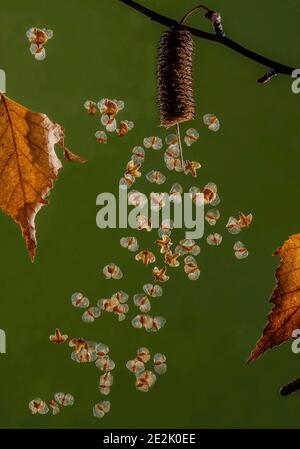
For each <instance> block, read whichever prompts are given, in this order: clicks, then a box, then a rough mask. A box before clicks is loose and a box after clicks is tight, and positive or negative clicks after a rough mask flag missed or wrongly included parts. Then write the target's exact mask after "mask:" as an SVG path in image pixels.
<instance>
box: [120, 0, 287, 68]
mask: <svg viewBox="0 0 300 449" xmlns="http://www.w3.org/2000/svg"><path fill="white" fill-rule="evenodd" d="M119 1H120V2H121V3H124V4H125V5H127V6H130V7H131V8H133V9H135V10H136V11H138V12H140V13H141V14H144V15H145V16H147V17H148V18H149V19H150V20H153V21H154V22H157V23H160V24H161V25H165V26H168V27H169V26H172V25H176V26H181V25H180V24H179V23H178V22H177V21H176V20H174V19H170V18H169V17H166V16H163V15H162V14H158V13H157V12H155V11H152V10H151V9H149V8H146V7H145V6H143V5H140V4H139V3H137V2H135V1H134V0H119ZM184 28H186V29H188V30H189V31H190V33H191V34H193V35H194V36H197V37H200V38H202V39H206V40H209V41H214V42H218V43H219V44H222V45H225V46H226V47H229V48H231V49H232V50H234V51H236V52H237V53H239V54H241V55H243V56H245V57H246V58H249V59H252V60H253V61H256V62H258V63H259V64H262V65H264V66H266V67H267V68H270V69H273V70H274V72H276V74H283V75H289V76H291V75H292V72H293V71H294V70H295V68H293V67H289V66H287V65H284V64H281V63H280V62H276V61H273V60H272V59H268V58H266V57H265V56H262V55H259V54H258V53H256V52H254V51H251V50H248V49H247V48H245V47H243V46H242V45H240V44H238V43H237V42H234V41H233V40H232V39H229V38H228V37H226V36H223V37H221V36H217V35H215V34H212V33H207V32H206V31H202V30H198V29H196V28H191V27H187V26H184Z"/></svg>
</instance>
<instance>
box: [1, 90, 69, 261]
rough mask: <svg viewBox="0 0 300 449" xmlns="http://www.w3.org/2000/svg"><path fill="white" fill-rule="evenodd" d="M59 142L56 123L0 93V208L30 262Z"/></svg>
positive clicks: (60, 130)
mask: <svg viewBox="0 0 300 449" xmlns="http://www.w3.org/2000/svg"><path fill="white" fill-rule="evenodd" d="M63 142H64V130H63V128H62V127H61V126H60V125H58V124H56V123H53V122H52V121H51V120H50V119H49V118H48V117H47V115H45V114H41V113H38V112H33V111H30V110H29V109H27V108H25V107H24V106H22V105H20V104H18V103H16V102H15V101H13V100H11V99H9V98H8V97H7V96H6V95H4V94H3V93H1V92H0V207H1V209H2V210H3V211H4V212H5V213H6V214H8V215H10V216H11V217H12V218H13V220H14V221H15V222H16V223H17V224H18V225H19V226H20V228H21V230H22V233H23V236H24V238H25V241H26V246H27V248H28V251H29V254H30V257H31V260H32V261H33V260H34V257H35V251H36V229H35V217H36V214H37V213H38V211H39V210H40V208H41V207H42V206H43V205H45V204H47V201H46V197H47V195H48V193H49V192H50V190H51V188H52V187H53V184H54V181H55V180H56V178H57V174H58V171H59V169H60V168H61V167H62V165H61V162H60V160H59V159H58V157H57V155H56V153H55V150H54V145H55V144H56V143H59V144H61V145H62V143H63ZM65 151H69V150H65ZM70 154H71V155H73V153H71V152H70ZM74 156H75V155H74ZM76 158H77V157H75V158H74V157H73V156H69V158H68V159H71V160H74V159H76Z"/></svg>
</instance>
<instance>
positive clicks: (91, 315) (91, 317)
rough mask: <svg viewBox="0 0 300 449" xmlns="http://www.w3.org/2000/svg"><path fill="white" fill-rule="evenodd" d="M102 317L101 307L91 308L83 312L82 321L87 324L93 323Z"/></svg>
mask: <svg viewBox="0 0 300 449" xmlns="http://www.w3.org/2000/svg"><path fill="white" fill-rule="evenodd" d="M100 315H101V310H100V309H99V307H90V308H89V309H88V310H86V311H85V312H83V315H82V321H84V322H85V323H93V322H94V321H95V319H96V318H99V316H100Z"/></svg>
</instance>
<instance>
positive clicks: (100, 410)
mask: <svg viewBox="0 0 300 449" xmlns="http://www.w3.org/2000/svg"><path fill="white" fill-rule="evenodd" d="M109 411H110V402H109V401H102V402H98V404H95V405H94V407H93V415H94V416H95V418H103V417H104V416H105V415H106V414H107V413H108V412H109Z"/></svg>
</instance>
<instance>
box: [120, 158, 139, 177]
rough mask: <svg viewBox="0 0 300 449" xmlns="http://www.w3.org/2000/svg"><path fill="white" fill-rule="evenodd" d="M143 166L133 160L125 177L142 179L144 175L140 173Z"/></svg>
mask: <svg viewBox="0 0 300 449" xmlns="http://www.w3.org/2000/svg"><path fill="white" fill-rule="evenodd" d="M140 167H141V164H139V163H138V162H134V161H133V160H132V159H131V160H130V161H129V162H128V163H127V166H126V171H125V175H124V176H128V175H130V176H133V177H134V178H140V177H141V176H142V173H141V172H140V171H139V169H140Z"/></svg>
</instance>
